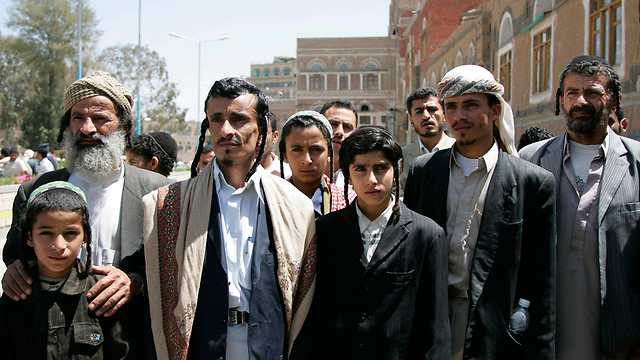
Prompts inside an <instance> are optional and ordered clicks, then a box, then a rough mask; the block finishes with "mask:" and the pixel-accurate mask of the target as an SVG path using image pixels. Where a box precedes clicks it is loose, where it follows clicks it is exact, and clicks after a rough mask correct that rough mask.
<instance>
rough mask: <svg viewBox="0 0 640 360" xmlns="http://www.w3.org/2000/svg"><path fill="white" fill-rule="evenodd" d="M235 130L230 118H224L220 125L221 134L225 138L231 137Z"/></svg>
mask: <svg viewBox="0 0 640 360" xmlns="http://www.w3.org/2000/svg"><path fill="white" fill-rule="evenodd" d="M234 132H235V129H234V128H233V126H231V123H230V122H229V120H224V121H223V122H222V126H221V127H220V134H221V135H222V136H223V137H224V138H227V137H229V135H231V134H233V133H234Z"/></svg>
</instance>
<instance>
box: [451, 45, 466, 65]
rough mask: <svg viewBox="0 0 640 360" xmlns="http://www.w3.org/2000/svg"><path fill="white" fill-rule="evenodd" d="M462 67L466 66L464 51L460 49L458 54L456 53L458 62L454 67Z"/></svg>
mask: <svg viewBox="0 0 640 360" xmlns="http://www.w3.org/2000/svg"><path fill="white" fill-rule="evenodd" d="M460 65H464V57H463V56H462V50H460V49H459V48H458V52H457V53H456V61H455V62H454V63H453V67H458V66H460Z"/></svg>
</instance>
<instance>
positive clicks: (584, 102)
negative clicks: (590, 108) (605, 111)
mask: <svg viewBox="0 0 640 360" xmlns="http://www.w3.org/2000/svg"><path fill="white" fill-rule="evenodd" d="M576 104H577V105H579V106H582V105H587V104H589V102H588V101H587V99H586V98H585V96H584V94H580V95H578V98H577V99H576Z"/></svg>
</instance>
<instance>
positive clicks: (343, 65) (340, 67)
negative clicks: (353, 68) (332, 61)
mask: <svg viewBox="0 0 640 360" xmlns="http://www.w3.org/2000/svg"><path fill="white" fill-rule="evenodd" d="M349 69H350V67H349V64H347V63H346V62H341V63H340V65H338V70H339V71H349Z"/></svg>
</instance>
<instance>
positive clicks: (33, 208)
mask: <svg viewBox="0 0 640 360" xmlns="http://www.w3.org/2000/svg"><path fill="white" fill-rule="evenodd" d="M56 210H61V211H69V212H74V213H77V214H80V216H81V217H82V230H83V231H84V234H85V237H86V239H87V240H86V247H87V260H86V265H87V266H86V271H85V273H84V274H81V275H82V276H86V275H87V274H91V273H92V269H91V225H90V223H89V210H88V209H87V204H86V203H85V201H84V199H83V198H82V197H81V196H80V195H78V194H77V193H75V192H73V191H71V190H68V189H62V188H59V189H51V190H48V191H45V192H43V193H42V194H40V195H38V196H37V197H36V198H34V199H33V200H32V201H31V203H30V204H29V206H27V210H26V211H25V212H24V214H22V217H21V218H20V262H22V265H23V266H24V267H25V268H27V269H28V268H29V265H28V264H29V261H35V260H37V258H36V254H35V252H34V251H33V248H32V247H30V246H29V245H28V244H27V240H28V238H29V233H30V232H31V231H32V227H33V224H34V223H35V222H36V218H37V217H38V215H40V214H41V213H43V212H46V211H56Z"/></svg>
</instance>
